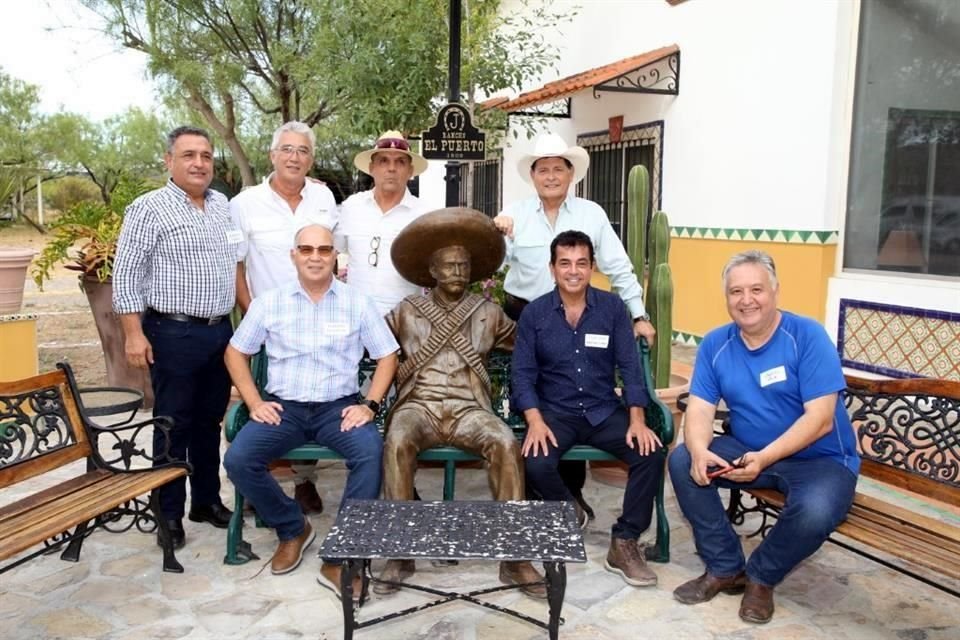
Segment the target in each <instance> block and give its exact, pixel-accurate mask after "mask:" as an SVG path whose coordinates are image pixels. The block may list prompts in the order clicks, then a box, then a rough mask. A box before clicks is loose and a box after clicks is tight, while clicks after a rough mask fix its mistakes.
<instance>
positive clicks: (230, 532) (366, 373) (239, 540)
mask: <svg viewBox="0 0 960 640" xmlns="http://www.w3.org/2000/svg"><path fill="white" fill-rule="evenodd" d="M637 348H638V349H639V350H640V362H641V365H642V369H643V375H644V379H645V380H646V384H647V388H648V389H652V388H653V381H652V379H651V377H650V365H649V351H648V349H647V346H646V344H645V343H644V342H643V341H640V342H638V343H637ZM374 367H375V363H374V362H372V361H369V360H366V359H365V360H364V361H363V362H362V363H361V366H360V372H359V377H360V385H361V387H362V386H363V384H364V382H366V380H367V379H369V378H371V377H372V376H373V371H374ZM251 370H252V373H253V378H254V381H255V382H256V384H257V388H258V389H261V390H262V389H263V388H264V387H265V386H266V382H267V361H266V358H265V357H264V354H263V353H262V352H261V353H260V354H258V355H256V356H254V357H253V359H252V361H251ZM487 371H488V372H489V374H490V381H491V384H492V391H493V394H492V396H493V397H492V401H493V402H492V404H493V410H494V412H495V413H496V414H497V415H499V416H500V417H501V418H503V420H504V422H506V423H507V425H509V426H510V427H511V428H512V429H513V430H514V433H515V434H516V436H517V439H518V440H520V441H521V442H522V441H523V438H524V435H525V434H526V425H525V424H524V422H523V418H522V416H520V415H517V414H515V413H511V412H510V411H509V410H508V409H507V407H509V397H510V354H509V353H505V352H494V353H492V354H491V355H490V361H489V362H488V363H487ZM389 408H390V407H389V402H387V401H384V402H383V406H382V407H381V409H380V413H378V414H377V416H376V418H375V421H376V423H377V425H378V427H379V428H380V432H381V433H383V423H384V419H385V417H386V414H387V412H388V411H389ZM646 418H647V425H648V426H649V427H650V428H651V429H652V430H653V431H654V433H656V434H657V435H658V436H659V437H660V441H661V442H662V443H663V446H664V448H666V447H668V446H669V445H670V444H671V443H672V442H673V437H674V431H673V430H674V425H673V417H672V416H671V414H670V411H669V410H668V409H667V408H666V406H664V404H663V403H662V402H660V400H659V399H658V398H657V397H656V396H655V395H653V397H652V402H651V403H650V404H649V405H648V406H647V409H646ZM249 419H250V414H249V412H248V411H247V407H246V405H244V404H243V403H242V402H240V403H238V404H236V405H234V406H233V407H231V408H230V411H229V412H228V413H227V416H226V419H225V420H224V431H225V433H226V437H227V441H228V442H232V441H233V439H234V438H235V437H236V435H237V433H238V432H239V431H240V429H241V428H242V427H243V425H245V424H246V423H247V422H248V421H249ZM284 458H286V459H288V460H340V459H342V456H341V455H340V454H338V453H337V452H336V451H334V450H333V449H330V448H328V447H321V446H320V445H317V444H306V445H303V446H300V447H297V448H296V449H292V450H291V451H288V452H287V453H286V455H285V456H284ZM418 459H419V460H424V461H432V462H442V463H443V499H444V500H453V499H454V491H455V487H456V473H457V463H458V462H471V461H476V460H481V458H480V457H478V456H475V455H473V454H472V453H468V452H466V451H463V450H461V449H457V448H456V447H446V446H444V447H434V448H432V449H426V450H424V451H421V452H420V455H419V456H418ZM563 459H564V460H597V461H609V460H616V457H614V456H612V455H610V454H609V453H607V452H606V451H601V450H600V449H595V448H594V447H589V446H585V445H577V446H575V447H573V448H572V449H570V450H569V451H568V452H567V453H566V455H564V456H563ZM665 477H666V469H664V474H663V475H661V478H660V486H659V487H658V490H657V498H656V502H655V510H656V523H657V533H656V542H655V544H654V545H653V546H651V547H647V549H646V555H647V558H648V559H649V560H652V561H654V562H668V561H669V560H670V525H669V523H668V522H667V514H666V509H665V508H664V504H663V485H664V480H665ZM243 503H244V499H243V496H242V495H240V492H236V498H235V501H234V510H233V518H232V519H231V520H230V525H229V527H228V529H227V553H226V556H225V557H224V560H223V561H224V563H226V564H244V563H246V562H249V561H250V560H256V559H259V557H258V556H257V555H256V554H254V553H253V550H252V549H251V547H250V543H248V542H246V541H244V540H243Z"/></svg>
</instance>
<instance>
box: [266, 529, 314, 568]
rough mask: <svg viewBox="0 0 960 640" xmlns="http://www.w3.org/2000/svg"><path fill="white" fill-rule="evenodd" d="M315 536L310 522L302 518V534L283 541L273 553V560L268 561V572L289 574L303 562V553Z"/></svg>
mask: <svg viewBox="0 0 960 640" xmlns="http://www.w3.org/2000/svg"><path fill="white" fill-rule="evenodd" d="M316 537H317V534H316V533H315V532H314V531H313V527H311V526H310V521H309V520H307V519H306V518H304V520H303V533H301V534H300V535H299V536H297V537H296V538H293V539H292V540H284V541H282V542H281V543H280V545H279V546H278V547H277V550H276V551H274V552H273V559H272V560H271V561H270V571H271V572H272V573H273V574H274V575H280V574H283V573H290V572H291V571H293V570H294V569H296V568H297V567H299V566H300V561H301V560H303V552H304V551H306V550H307V547H309V546H310V545H311V544H313V540H314V538H316Z"/></svg>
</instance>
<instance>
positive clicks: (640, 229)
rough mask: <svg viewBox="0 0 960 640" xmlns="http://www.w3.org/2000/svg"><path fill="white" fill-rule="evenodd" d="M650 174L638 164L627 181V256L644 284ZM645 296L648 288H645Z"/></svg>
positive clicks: (631, 170)
mask: <svg viewBox="0 0 960 640" xmlns="http://www.w3.org/2000/svg"><path fill="white" fill-rule="evenodd" d="M649 193H650V174H649V173H648V172H647V168H646V167H645V166H643V165H642V164H638V165H636V166H634V167H633V168H632V169H630V176H629V178H628V180H627V255H628V256H630V260H631V262H633V272H634V273H635V274H637V280H639V281H640V283H641V284H643V278H644V273H645V267H646V261H647V216H648V215H649V213H650V204H649V203H650V198H649ZM643 293H644V295H646V294H647V288H646V287H644V288H643Z"/></svg>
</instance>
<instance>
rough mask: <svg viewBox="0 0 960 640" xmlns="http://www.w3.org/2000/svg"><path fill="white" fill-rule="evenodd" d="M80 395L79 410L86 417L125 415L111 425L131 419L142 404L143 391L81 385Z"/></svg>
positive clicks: (124, 422) (111, 422)
mask: <svg viewBox="0 0 960 640" xmlns="http://www.w3.org/2000/svg"><path fill="white" fill-rule="evenodd" d="M77 391H78V392H79V395H80V404H81V406H80V412H81V413H82V414H83V415H84V416H86V417H87V418H103V417H107V416H126V417H125V418H123V419H122V420H119V421H113V420H111V421H110V424H111V425H123V424H127V423H128V422H130V421H131V420H133V418H134V416H136V415H137V411H139V410H140V407H142V406H143V392H142V391H140V390H138V389H128V388H126V387H83V388H80V389H77Z"/></svg>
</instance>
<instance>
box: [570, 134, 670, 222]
mask: <svg viewBox="0 0 960 640" xmlns="http://www.w3.org/2000/svg"><path fill="white" fill-rule="evenodd" d="M577 144H578V145H580V146H581V147H583V148H584V149H586V151H587V153H588V154H590V168H589V169H588V170H587V175H586V177H585V178H584V179H583V180H582V181H581V182H580V184H578V185H577V195H578V196H580V197H581V198H587V199H588V200H593V201H594V202H596V203H597V204H599V205H600V206H601V207H603V210H604V211H606V212H607V217H608V218H609V219H610V225H611V226H612V227H613V230H614V231H616V233H617V235H618V236H620V239H621V240H624V239H625V238H626V237H627V178H628V177H629V175H630V169H632V168H633V167H634V166H635V165H638V164H642V165H643V166H645V167H646V168H647V171H648V172H649V173H650V203H649V204H650V210H651V211H653V210H655V209H658V208H660V202H661V199H660V187H661V169H662V166H663V121H662V120H658V121H656V122H648V123H646V124H641V125H635V126H632V127H625V128H624V129H623V135H622V136H621V137H620V141H619V142H611V141H610V133H609V131H598V132H595V133H584V134H581V135H579V136H577ZM648 224H649V220H648Z"/></svg>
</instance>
